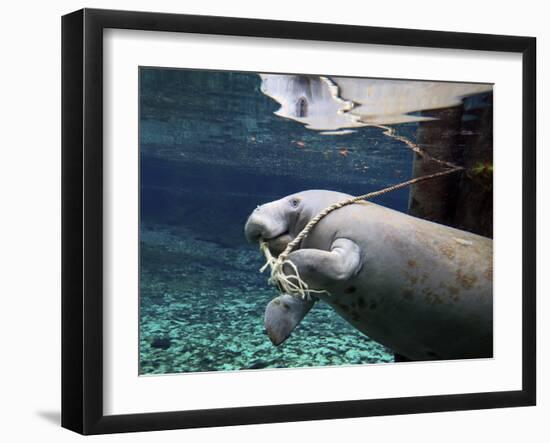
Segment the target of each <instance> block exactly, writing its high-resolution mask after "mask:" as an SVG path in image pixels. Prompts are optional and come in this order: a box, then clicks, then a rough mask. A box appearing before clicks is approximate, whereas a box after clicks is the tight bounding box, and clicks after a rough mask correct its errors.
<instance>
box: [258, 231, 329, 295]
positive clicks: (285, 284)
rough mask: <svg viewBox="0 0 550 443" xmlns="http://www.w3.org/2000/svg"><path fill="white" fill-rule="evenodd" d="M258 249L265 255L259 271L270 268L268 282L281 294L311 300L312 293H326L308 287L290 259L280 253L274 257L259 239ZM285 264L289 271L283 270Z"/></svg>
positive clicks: (265, 243) (326, 292)
mask: <svg viewBox="0 0 550 443" xmlns="http://www.w3.org/2000/svg"><path fill="white" fill-rule="evenodd" d="M260 251H262V253H263V254H264V256H265V259H266V262H265V264H264V265H263V266H262V267H261V268H260V272H264V271H265V270H266V269H267V268H268V267H269V268H271V274H270V276H269V279H268V283H270V284H272V285H274V286H277V288H278V289H279V291H280V292H281V293H283V294H288V295H291V296H295V297H300V298H302V299H303V300H311V299H312V298H313V297H312V295H311V294H312V293H314V294H323V293H324V294H328V293H329V292H328V291H325V290H321V291H319V290H316V289H310V288H309V286H308V284H307V283H306V282H305V281H304V280H302V279H301V278H300V273H299V272H298V267H297V266H296V265H295V264H294V263H292V261H291V260H289V259H288V258H285V256H283V255H282V254H281V255H280V256H279V258H275V257H274V256H273V254H271V251H270V250H269V245H268V243H267V242H265V241H260ZM285 265H287V266H288V267H290V269H291V273H285V272H283V266H285Z"/></svg>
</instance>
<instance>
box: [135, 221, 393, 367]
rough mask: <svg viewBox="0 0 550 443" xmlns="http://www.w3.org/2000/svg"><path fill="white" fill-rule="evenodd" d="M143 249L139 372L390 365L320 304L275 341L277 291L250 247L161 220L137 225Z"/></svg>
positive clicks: (385, 353) (388, 355) (387, 355)
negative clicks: (270, 329) (270, 320)
mask: <svg viewBox="0 0 550 443" xmlns="http://www.w3.org/2000/svg"><path fill="white" fill-rule="evenodd" d="M140 247H141V257H140V266H141V268H140V348H139V351H140V373H141V374H143V375H145V374H170V373H182V372H206V371H226V370H240V369H263V368H302V367H312V366H328V365H351V364H366V363H387V362H393V353H392V352H391V351H390V350H388V349H387V348H385V347H384V346H382V345H380V344H378V343H376V342H374V341H373V340H370V339H369V338H368V337H366V336H364V335H363V334H361V333H359V332H358V331H356V330H355V329H353V328H352V327H351V326H349V325H348V324H347V323H346V322H345V321H344V320H343V319H341V318H340V317H339V316H338V315H337V314H336V313H335V312H333V311H332V310H331V309H330V308H329V307H328V306H327V305H325V304H323V303H317V304H316V306H314V308H313V309H312V310H311V311H310V312H309V314H308V315H307V316H306V317H305V318H304V320H303V321H302V323H301V324H300V325H298V327H297V328H296V329H295V330H294V332H293V333H292V335H291V336H290V338H289V339H288V340H287V341H286V342H285V343H283V344H282V345H280V346H278V347H275V346H273V345H272V344H271V342H270V340H269V338H268V337H267V335H266V333H265V329H264V325H263V314H264V310H265V307H266V305H267V303H268V302H269V301H270V300H271V299H272V298H273V297H275V296H276V295H277V292H276V290H275V289H274V288H273V287H270V286H268V285H267V281H266V276H265V275H262V274H260V273H259V272H258V269H259V268H260V266H261V265H262V264H263V262H262V257H261V256H260V253H259V251H258V250H257V249H255V248H253V247H249V246H247V245H242V246H235V245H234V244H233V245H232V244H229V243H224V241H223V240H220V239H217V238H202V237H200V236H197V235H196V234H193V231H191V230H188V229H185V228H180V227H168V226H164V225H162V226H160V225H142V227H141V231H140Z"/></svg>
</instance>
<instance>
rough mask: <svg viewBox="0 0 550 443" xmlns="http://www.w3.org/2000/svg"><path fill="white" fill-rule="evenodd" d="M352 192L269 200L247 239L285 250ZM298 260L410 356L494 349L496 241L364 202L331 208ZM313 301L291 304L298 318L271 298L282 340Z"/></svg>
mask: <svg viewBox="0 0 550 443" xmlns="http://www.w3.org/2000/svg"><path fill="white" fill-rule="evenodd" d="M349 197H350V196H349V195H347V194H342V193H338V192H332V191H324V190H311V191H304V192H300V193H297V194H294V195H291V196H288V197H285V198H282V199H280V200H277V201H274V202H271V203H267V204H264V205H262V206H259V207H258V208H257V209H256V210H255V211H254V212H253V213H252V214H251V215H250V217H249V219H248V221H247V223H246V226H245V234H246V237H247V239H248V240H249V241H259V240H263V241H268V244H269V245H270V249H272V253H274V254H278V253H280V252H281V251H282V246H284V245H285V244H287V243H288V242H289V241H291V240H292V239H293V238H295V236H296V235H297V234H298V233H299V232H300V231H301V230H302V229H303V227H304V226H305V225H306V224H307V222H308V221H309V220H311V219H312V218H313V217H314V216H315V215H316V214H317V213H319V212H320V211H321V210H323V209H324V208H326V207H327V206H329V205H330V204H332V203H335V202H339V201H342V200H344V199H346V198H349ZM288 259H289V260H291V261H292V262H293V263H294V264H295V265H296V266H297V268H298V271H299V274H300V276H301V278H302V279H303V280H304V281H305V282H306V283H307V284H308V285H309V287H310V288H314V289H318V290H326V291H328V294H326V293H325V294H318V297H319V299H321V300H322V301H323V302H326V303H328V304H329V305H330V306H331V307H332V308H333V309H334V310H335V311H336V312H337V313H338V314H339V315H341V316H342V317H343V318H344V319H345V320H347V321H348V322H349V323H350V324H351V325H353V326H354V327H355V328H356V329H358V330H359V331H361V332H362V333H364V334H366V335H367V336H369V337H371V338H372V339H374V340H376V341H378V342H379V343H382V344H383V345H385V346H387V347H389V348H391V349H392V350H394V351H395V352H396V353H399V354H401V355H403V356H405V357H406V358H408V359H411V360H434V359H459V358H486V357H492V354H493V334H492V331H493V289H492V280H493V275H492V274H493V242H492V240H491V239H488V238H485V237H481V236H478V235H475V234H472V233H469V232H465V231H461V230H458V229H454V228H450V227H447V226H443V225H440V224H437V223H433V222H429V221H426V220H422V219H418V218H415V217H411V216H409V215H406V214H403V213H401V212H398V211H394V210H391V209H388V208H385V207H383V206H380V205H377V204H374V203H372V202H360V203H354V204H352V205H349V206H345V207H342V208H340V209H338V210H335V211H333V212H331V213H330V214H329V215H327V216H326V217H325V218H324V219H322V220H321V221H320V222H319V223H318V224H317V225H316V226H315V227H314V228H313V230H312V231H311V232H310V234H309V235H308V236H307V237H306V238H305V239H304V240H303V241H302V243H301V244H300V246H299V248H298V249H296V250H294V251H293V252H292V253H290V254H289V256H288ZM285 272H290V271H289V270H288V269H285ZM305 303H306V302H305V301H304V304H303V305H302V306H300V304H299V303H296V304H294V305H292V306H291V305H289V306H290V311H291V312H290V313H289V315H290V316H291V320H288V319H286V320H283V319H284V315H285V314H284V311H282V310H280V306H279V305H278V304H276V303H275V304H272V307H273V308H277V309H278V310H277V311H275V312H271V311H270V306H268V309H267V310H266V319H267V318H268V316H269V317H270V325H271V326H270V328H269V329H271V330H274V331H276V334H275V338H276V340H273V337H272V341H273V342H274V343H276V344H278V343H277V342H280V341H282V340H284V339H285V338H286V336H288V335H289V334H290V332H291V330H292V329H293V328H294V327H295V326H296V324H297V322H299V321H300V320H301V318H302V317H303V316H304V315H305V314H307V312H308V311H309V308H310V307H311V306H308V305H307V304H305ZM277 318H279V319H280V321H281V322H282V323H281V324H282V325H283V326H282V327H279V328H278V329H277V328H276V327H275V326H274V325H276V324H277ZM285 325H286V326H285ZM266 327H267V323H266ZM289 328H290V330H289ZM269 329H268V332H269Z"/></svg>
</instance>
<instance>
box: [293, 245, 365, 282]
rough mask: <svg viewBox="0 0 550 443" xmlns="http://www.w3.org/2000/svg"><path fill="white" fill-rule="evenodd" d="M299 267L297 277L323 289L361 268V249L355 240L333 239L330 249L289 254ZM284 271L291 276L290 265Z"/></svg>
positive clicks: (298, 251)
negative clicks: (298, 275)
mask: <svg viewBox="0 0 550 443" xmlns="http://www.w3.org/2000/svg"><path fill="white" fill-rule="evenodd" d="M288 260H289V261H291V262H292V263H293V264H294V266H296V268H297V269H298V273H299V274H300V278H301V279H302V280H304V281H305V282H306V283H307V284H308V286H309V287H310V288H312V289H319V290H322V289H325V288H326V286H327V285H330V284H332V283H335V282H338V281H345V280H349V279H350V278H351V277H353V276H354V275H355V274H356V273H357V272H358V271H359V270H360V269H361V265H362V263H361V249H360V248H359V246H358V245H357V243H355V242H353V241H351V240H348V239H346V238H338V239H336V240H335V241H334V242H333V243H332V245H331V247H330V251H323V250H320V249H299V250H297V251H294V252H291V253H290V254H289V255H288ZM283 272H284V273H285V274H287V275H293V274H294V272H293V270H292V268H291V267H290V266H286V265H285V266H284V267H283Z"/></svg>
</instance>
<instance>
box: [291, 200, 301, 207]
mask: <svg viewBox="0 0 550 443" xmlns="http://www.w3.org/2000/svg"><path fill="white" fill-rule="evenodd" d="M299 204H300V200H299V199H297V198H291V199H290V206H292V207H293V208H297V207H298V205H299Z"/></svg>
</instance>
